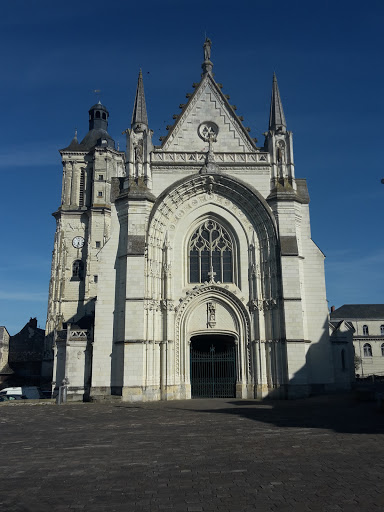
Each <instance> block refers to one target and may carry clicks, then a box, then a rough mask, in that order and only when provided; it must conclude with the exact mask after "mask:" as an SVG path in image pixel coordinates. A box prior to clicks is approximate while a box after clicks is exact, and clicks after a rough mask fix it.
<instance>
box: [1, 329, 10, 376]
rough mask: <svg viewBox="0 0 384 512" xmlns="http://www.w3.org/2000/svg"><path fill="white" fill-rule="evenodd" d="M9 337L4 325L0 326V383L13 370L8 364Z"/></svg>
mask: <svg viewBox="0 0 384 512" xmlns="http://www.w3.org/2000/svg"><path fill="white" fill-rule="evenodd" d="M9 338H10V336H9V332H8V331H7V329H6V327H4V326H0V385H1V384H3V383H4V382H6V381H7V380H8V379H9V378H10V377H11V376H12V375H13V370H12V369H11V367H10V366H9V364H8V356H9Z"/></svg>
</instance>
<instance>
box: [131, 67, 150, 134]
mask: <svg viewBox="0 0 384 512" xmlns="http://www.w3.org/2000/svg"><path fill="white" fill-rule="evenodd" d="M141 125H145V127H148V116H147V107H146V104H145V96H144V85H143V73H142V71H141V69H140V73H139V78H138V81H137V89H136V98H135V105H134V107H133V113H132V121H131V127H132V128H133V129H134V130H135V131H136V129H138V128H139V127H140V126H141ZM143 128H144V127H143ZM138 131H141V130H138Z"/></svg>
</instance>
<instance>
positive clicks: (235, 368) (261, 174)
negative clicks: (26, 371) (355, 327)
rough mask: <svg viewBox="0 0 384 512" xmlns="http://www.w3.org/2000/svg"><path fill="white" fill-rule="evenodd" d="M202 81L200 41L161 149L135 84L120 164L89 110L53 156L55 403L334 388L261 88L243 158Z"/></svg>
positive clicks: (217, 98)
mask: <svg viewBox="0 0 384 512" xmlns="http://www.w3.org/2000/svg"><path fill="white" fill-rule="evenodd" d="M212 69H213V64H212V61H211V42H210V40H209V39H207V40H206V41H205V43H204V62H203V64H202V70H203V73H202V75H201V80H200V82H198V83H195V84H193V87H194V92H193V93H192V94H188V95H187V98H188V101H187V103H186V104H185V105H180V107H181V112H180V114H179V115H175V116H174V119H175V123H174V125H173V126H169V127H167V129H168V134H167V136H166V137H163V138H162V140H161V145H159V146H156V145H154V144H153V141H152V135H153V131H152V130H151V129H150V124H149V121H148V117H147V110H146V103H145V97H144V87H143V78H142V74H141V72H140V74H139V78H138V84H137V92H136V98H135V101H134V109H133V115H132V121H131V127H130V128H128V129H127V130H126V138H127V145H126V152H122V151H119V150H118V149H116V148H115V143H114V141H113V139H112V138H111V137H110V135H109V134H108V117H109V113H108V110H107V109H106V107H105V106H103V105H102V104H101V103H100V102H99V103H98V104H96V105H94V106H93V107H91V109H90V110H89V131H88V133H87V135H86V136H85V137H84V139H83V140H82V141H81V142H79V141H78V140H77V137H76V136H75V138H74V139H73V140H72V142H71V143H70V145H69V146H68V147H66V148H65V149H62V150H61V151H60V153H61V158H62V163H63V185H62V196H61V205H60V207H59V208H58V210H57V211H56V212H55V213H54V214H53V215H54V217H55V219H56V234H55V241H54V251H53V259H52V271H51V281H50V290H49V306H48V317H47V327H46V335H47V338H46V339H47V343H49V344H51V346H52V347H53V350H54V364H53V391H54V390H55V389H57V388H58V387H59V386H60V385H62V383H63V382H64V383H66V384H67V385H68V398H69V399H72V400H82V399H92V400H98V399H105V398H108V397H112V396H119V397H121V399H122V400H126V401H149V400H173V399H187V398H191V397H192V398H194V397H238V398H255V397H256V398H262V397H265V396H270V397H278V398H283V397H286V398H290V397H303V396H308V395H309V394H310V393H311V392H314V391H329V390H333V389H335V388H336V387H337V382H339V381H340V379H338V375H337V374H338V372H339V371H341V370H340V368H339V366H340V365H339V364H338V362H337V354H336V352H337V351H336V352H335V347H333V346H332V343H331V342H330V338H329V333H328V322H329V318H328V308H327V301H326V292H325V278H324V256H323V254H322V252H321V251H320V249H319V248H318V247H317V246H316V244H315V243H314V242H313V241H312V239H311V232H310V219H309V206H308V204H309V196H308V191H307V185H306V181H305V180H304V179H297V178H295V168H294V158H293V146H292V133H291V132H290V131H288V130H287V124H286V120H285V116H284V112H283V107H282V102H281V98H280V94H279V89H278V85H277V80H276V77H275V76H274V77H273V82H272V98H271V108H270V118H269V127H268V131H267V132H266V133H265V134H264V136H265V142H264V145H263V146H258V145H257V144H256V142H257V141H256V140H255V139H252V138H251V137H250V136H249V133H248V131H249V130H248V129H247V128H245V127H244V126H243V124H242V118H241V117H239V116H238V115H237V114H236V107H235V106H233V105H230V103H229V101H228V99H229V98H228V96H226V95H224V94H223V93H222V91H221V88H222V85H221V84H219V83H217V82H216V81H215V79H214V75H213V72H212ZM335 354H336V355H335ZM345 385H347V384H345Z"/></svg>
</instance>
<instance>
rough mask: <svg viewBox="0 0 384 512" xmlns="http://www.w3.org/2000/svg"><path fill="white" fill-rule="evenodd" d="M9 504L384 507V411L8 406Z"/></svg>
mask: <svg viewBox="0 0 384 512" xmlns="http://www.w3.org/2000/svg"><path fill="white" fill-rule="evenodd" d="M0 433H1V435H0V443H1V469H0V476H1V485H0V510H1V511H2V512H16V511H17V512H45V511H54V512H56V511H57V512H61V511H68V510H73V511H92V512H98V511H108V512H114V511H116V512H117V511H118V512H120V511H134V512H135V511H149V512H151V511H165V512H208V511H217V512H227V511H231V512H233V511H236V512H246V511H255V510H257V511H261V512H264V511H279V512H288V511H289V512H294V511H295V512H296V511H321V512H328V511H359V512H360V511H375V510H377V511H383V510H384V436H383V434H384V414H383V413H382V412H379V411H378V410H377V409H376V408H375V404H374V403H359V402H356V401H354V400H353V399H352V398H350V397H348V396H338V397H318V398H311V399H308V400H296V401H284V402H283V401H275V402H259V401H256V400H255V401H253V400H248V401H244V400H243V401H242V400H230V399H227V400H226V399H221V400H189V401H178V402H156V403H146V404H136V405H134V404H127V403H117V404H71V405H63V406H56V405H32V404H29V405H19V404H12V405H5V406H1V407H0Z"/></svg>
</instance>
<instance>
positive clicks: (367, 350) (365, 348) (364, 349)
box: [363, 343, 372, 357]
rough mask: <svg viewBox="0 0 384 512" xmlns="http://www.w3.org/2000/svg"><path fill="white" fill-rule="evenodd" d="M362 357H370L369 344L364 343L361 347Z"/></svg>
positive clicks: (370, 349)
mask: <svg viewBox="0 0 384 512" xmlns="http://www.w3.org/2000/svg"><path fill="white" fill-rule="evenodd" d="M363 351H364V357H372V347H371V345H370V344H369V343H365V344H364V347H363Z"/></svg>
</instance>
